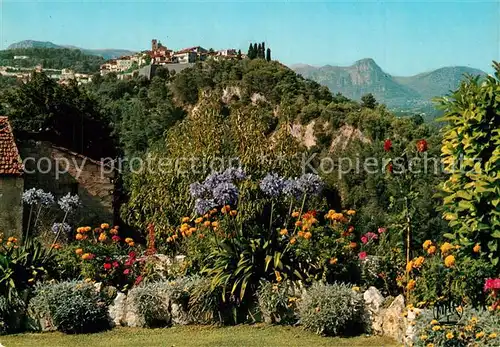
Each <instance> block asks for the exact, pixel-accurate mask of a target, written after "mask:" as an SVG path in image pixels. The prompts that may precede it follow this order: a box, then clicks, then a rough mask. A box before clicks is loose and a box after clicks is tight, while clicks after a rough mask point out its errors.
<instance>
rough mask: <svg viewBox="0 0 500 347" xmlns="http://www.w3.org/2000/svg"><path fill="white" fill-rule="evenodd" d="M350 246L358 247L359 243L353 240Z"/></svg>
mask: <svg viewBox="0 0 500 347" xmlns="http://www.w3.org/2000/svg"><path fill="white" fill-rule="evenodd" d="M349 247H351V248H356V247H358V244H357V243H356V242H351V243H349Z"/></svg>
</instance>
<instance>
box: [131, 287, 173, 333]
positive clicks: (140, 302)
mask: <svg viewBox="0 0 500 347" xmlns="http://www.w3.org/2000/svg"><path fill="white" fill-rule="evenodd" d="M168 291H169V285H168V283H167V282H150V283H146V284H143V285H141V286H138V287H134V288H133V289H132V290H130V292H129V294H128V295H129V298H132V302H133V303H134V305H135V307H136V310H137V312H136V313H137V314H139V317H140V319H141V320H142V321H143V323H144V325H145V326H146V327H149V328H157V327H164V326H168V325H169V324H170V322H171V315H170V306H169V301H168V296H169V295H168Z"/></svg>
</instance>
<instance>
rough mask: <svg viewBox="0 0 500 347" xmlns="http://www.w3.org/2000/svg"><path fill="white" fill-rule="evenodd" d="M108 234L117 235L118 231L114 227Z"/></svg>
mask: <svg viewBox="0 0 500 347" xmlns="http://www.w3.org/2000/svg"><path fill="white" fill-rule="evenodd" d="M109 233H110V234H111V235H118V229H116V227H114V228H113V229H111V230H110V231H109Z"/></svg>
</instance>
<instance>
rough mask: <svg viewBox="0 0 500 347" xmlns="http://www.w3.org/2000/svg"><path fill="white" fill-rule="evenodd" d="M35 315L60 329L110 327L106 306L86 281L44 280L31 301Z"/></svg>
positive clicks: (75, 330)
mask: <svg viewBox="0 0 500 347" xmlns="http://www.w3.org/2000/svg"><path fill="white" fill-rule="evenodd" d="M30 311H31V312H32V314H33V315H34V317H35V318H44V319H48V320H49V321H50V322H51V323H52V324H53V325H54V326H55V327H56V328H57V330H59V331H62V332H64V333H70V334H77V333H92V332H98V331H102V330H106V329H108V328H109V327H110V324H109V317H108V308H107V306H106V303H105V301H104V300H103V298H101V295H100V293H99V292H98V291H97V290H96V288H95V287H94V286H93V285H92V284H90V283H86V282H78V281H70V282H61V283H47V284H43V285H41V286H39V287H38V288H37V289H36V295H35V297H33V298H32V299H31V301H30Z"/></svg>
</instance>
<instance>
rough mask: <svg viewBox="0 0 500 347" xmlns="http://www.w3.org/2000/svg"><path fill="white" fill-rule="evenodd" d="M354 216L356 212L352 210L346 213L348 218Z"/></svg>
mask: <svg viewBox="0 0 500 347" xmlns="http://www.w3.org/2000/svg"><path fill="white" fill-rule="evenodd" d="M355 214H356V211H354V210H349V211H347V215H348V216H354V215H355Z"/></svg>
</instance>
